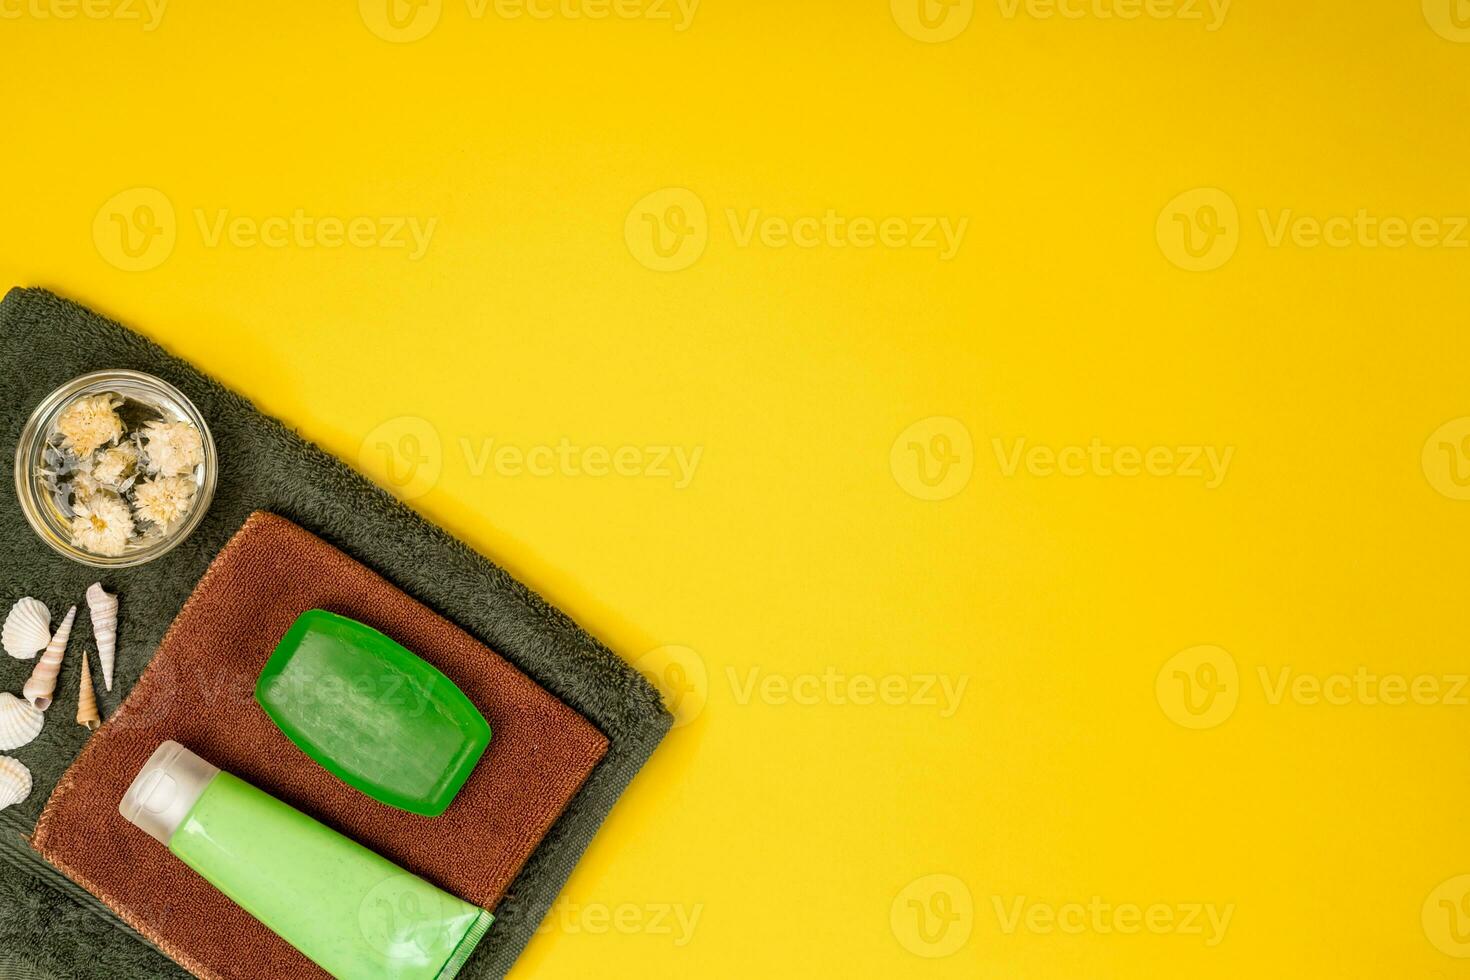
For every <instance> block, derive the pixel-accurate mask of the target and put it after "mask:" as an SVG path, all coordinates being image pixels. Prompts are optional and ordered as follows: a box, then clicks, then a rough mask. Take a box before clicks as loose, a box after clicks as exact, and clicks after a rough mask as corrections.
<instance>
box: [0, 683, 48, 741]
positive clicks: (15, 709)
mask: <svg viewBox="0 0 1470 980" xmlns="http://www.w3.org/2000/svg"><path fill="white" fill-rule="evenodd" d="M45 723H46V716H45V715H43V714H42V713H41V712H40V711H38V710H37V709H36V708H34V707H32V706H31V704H30V702H28V701H22V700H21V699H20V698H18V697H16V696H15V695H14V694H10V693H9V692H6V693H3V694H0V749H4V750H5V751H6V752H9V751H10V750H11V749H18V748H20V747H21V746H22V745H29V744H30V743H31V742H33V741H35V738H36V736H37V735H39V734H41V726H42V725H44V724H45Z"/></svg>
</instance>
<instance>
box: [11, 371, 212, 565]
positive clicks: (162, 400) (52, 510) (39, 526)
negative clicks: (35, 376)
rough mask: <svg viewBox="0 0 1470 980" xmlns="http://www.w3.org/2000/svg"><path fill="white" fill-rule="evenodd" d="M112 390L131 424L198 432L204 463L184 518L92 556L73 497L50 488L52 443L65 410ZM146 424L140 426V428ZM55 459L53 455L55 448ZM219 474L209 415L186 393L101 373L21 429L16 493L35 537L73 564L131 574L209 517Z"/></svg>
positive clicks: (59, 396)
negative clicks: (78, 533) (118, 549)
mask: <svg viewBox="0 0 1470 980" xmlns="http://www.w3.org/2000/svg"><path fill="white" fill-rule="evenodd" d="M104 392H112V393H115V394H117V395H120V396H121V397H122V398H123V399H124V405H123V407H122V409H120V414H124V415H127V416H129V417H131V418H137V419H150V418H155V417H156V418H161V419H163V420H166V421H171V422H174V421H180V422H188V423H189V424H191V425H193V426H194V428H195V429H197V430H198V431H199V438H200V441H201V443H202V444H203V450H204V452H203V462H202V463H200V464H199V465H198V466H196V467H194V473H193V477H194V481H195V485H196V487H197V489H196V490H195V492H194V502H193V505H192V506H191V508H190V510H189V512H188V513H187V514H185V515H184V516H183V517H182V518H180V519H178V520H177V521H176V522H175V523H174V524H173V526H172V527H169V528H168V529H167V530H165V531H162V532H158V533H155V534H153V535H151V536H149V537H147V538H146V539H145V540H143V541H141V542H139V541H132V542H129V543H128V545H127V549H126V550H125V551H124V552H123V553H122V554H121V555H117V556H115V557H113V556H107V555H99V554H94V553H93V552H90V551H87V550H86V549H84V548H82V547H80V546H79V545H76V544H73V543H72V534H71V515H70V514H69V513H68V511H69V510H70V509H71V505H72V504H73V503H74V502H75V499H74V497H73V496H66V497H63V496H61V495H59V494H57V493H55V492H54V491H53V490H52V488H51V487H50V486H48V484H47V480H46V478H45V476H44V474H43V471H44V470H45V469H46V468H47V453H48V443H50V442H51V441H52V440H53V438H54V437H55V434H56V420H57V417H58V416H60V415H61V413H62V411H63V410H64V409H65V408H66V407H67V406H68V405H70V404H71V403H72V401H74V400H75V399H77V398H79V397H81V396H83V395H99V394H102V393H104ZM139 424H141V423H139ZM51 452H52V453H54V452H55V450H54V449H53V450H51ZM218 469H219V461H218V457H217V456H216V454H215V448H214V438H213V437H212V436H211V435H210V434H209V426H208V425H207V424H206V423H205V421H204V416H202V415H200V414H199V410H198V409H197V408H195V407H194V403H193V402H191V401H189V399H188V398H186V397H184V394H183V392H181V391H179V390H178V389H177V388H175V387H174V386H173V385H171V384H169V383H168V382H166V381H163V380H161V379H159V378H155V377H153V376H152V375H151V374H143V373H142V372H140V371H124V370H116V371H96V372H93V373H92V374H84V375H82V376H81V377H80V378H73V379H72V380H70V381H68V382H67V383H66V384H64V385H62V386H61V387H60V388H57V389H56V390H55V391H53V392H52V393H51V394H49V395H47V396H46V397H45V398H44V399H42V400H41V404H39V405H37V406H36V410H35V411H34V412H32V413H31V417H30V420H29V421H27V422H26V424H25V428H24V429H22V430H21V434H20V443H19V444H18V445H17V446H16V448H15V494H16V496H17V497H18V498H19V499H20V508H21V510H22V511H23V512H24V513H25V515H26V520H27V521H29V522H30V525H31V527H32V528H33V529H35V532H36V533H37V534H38V535H40V536H41V540H42V541H45V542H46V543H47V544H48V545H50V546H51V547H52V548H53V549H55V550H56V551H59V552H61V553H62V554H63V555H66V557H68V558H70V559H72V560H73V561H79V562H81V563H82V564H84V565H92V566H94V567H97V568H127V567H130V566H133V565H141V564H143V563H144V562H148V561H152V560H153V559H155V558H157V557H159V556H160V555H163V554H166V553H168V552H169V551H171V550H173V548H174V547H175V546H177V545H178V544H179V542H181V541H183V540H184V539H185V538H187V537H188V536H189V535H190V534H192V533H193V531H194V529H195V528H197V527H198V526H199V522H200V521H201V520H202V519H203V518H204V514H205V512H206V511H208V510H209V505H210V502H211V501H212V500H213V499H214V483H215V477H216V473H217V470H218ZM183 475H185V476H188V475H189V474H188V473H185V474H183Z"/></svg>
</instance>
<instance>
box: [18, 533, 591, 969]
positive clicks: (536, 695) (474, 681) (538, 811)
mask: <svg viewBox="0 0 1470 980" xmlns="http://www.w3.org/2000/svg"><path fill="white" fill-rule="evenodd" d="M308 609H328V610H330V611H332V612H336V613H340V614H342V615H344V616H348V617H350V618H352V619H356V620H358V621H360V622H363V623H366V624H367V625H369V626H371V627H373V628H374V629H377V630H381V631H382V632H383V633H386V634H387V635H388V636H390V637H392V638H393V639H395V640H397V641H398V642H400V643H402V644H404V645H405V646H408V647H410V648H411V649H412V650H413V651H414V652H415V653H417V654H418V655H419V656H421V657H423V658H424V659H425V660H427V661H428V662H429V663H431V664H433V665H434V666H435V667H437V668H439V670H441V671H443V672H444V674H445V676H447V677H448V678H449V679H450V680H451V681H453V682H454V683H455V684H456V685H458V687H459V688H460V690H462V691H464V693H465V694H466V695H467V696H468V697H469V699H470V700H471V701H473V702H474V703H475V706H476V707H478V708H479V709H480V711H481V712H482V713H483V714H484V715H485V719H486V720H487V721H489V722H490V727H491V729H492V731H493V732H494V736H493V737H492V738H491V740H490V747H489V749H488V750H487V751H486V753H485V755H484V757H483V758H482V759H481V761H480V764H479V765H478V766H476V767H475V770H474V772H473V773H472V774H471V775H470V778H469V780H468V781H466V782H465V784H464V787H463V788H462V789H461V790H460V792H459V795H458V796H457V797H455V800H454V802H453V803H452V804H450V806H449V809H447V810H446V811H445V812H444V813H443V814H442V815H440V816H439V817H435V818H429V817H421V816H416V815H414V814H411V813H405V812H403V811H402V810H396V809H394V808H393V807H390V806H386V805H384V804H382V803H378V802H377V801H375V800H373V799H371V798H370V797H368V796H366V795H365V794H363V793H361V792H359V791H357V790H355V789H353V788H352V787H350V786H348V785H347V784H345V783H343V782H342V781H341V780H340V779H338V778H337V777H335V776H333V775H332V774H331V773H329V772H327V771H326V770H325V769H323V768H322V767H321V766H319V765H317V764H316V763H315V762H313V761H312V760H311V759H310V758H308V757H307V756H306V754H305V753H304V752H302V751H301V750H300V749H298V748H297V747H296V746H295V745H294V744H293V743H292V742H291V741H290V740H289V739H287V738H286V736H285V735H283V734H282V733H281V731H280V730H279V729H278V728H276V726H275V724H274V723H273V722H272V721H271V720H270V718H269V717H268V716H267V715H266V713H265V711H264V710H262V709H261V707H260V706H259V705H258V704H257V703H256V702H255V697H254V692H255V683H256V680H257V679H258V678H259V676H260V671H261V669H262V668H263V667H264V666H265V662H266V660H267V659H269V657H270V655H271V652H272V651H273V650H274V649H275V646H276V644H277V643H278V642H279V641H280V638H281V636H282V634H284V633H285V632H286V629H287V628H288V627H289V626H290V625H291V623H292V622H294V621H295V619H296V617H297V616H299V615H300V614H301V613H303V612H305V611H306V610H308ZM316 693H317V694H318V696H325V697H330V696H331V694H330V692H326V691H323V692H316ZM378 693H379V695H380V696H382V697H384V698H385V699H391V698H393V697H394V696H395V695H394V692H390V691H382V692H378ZM338 696H340V695H338ZM398 697H399V703H403V704H404V706H405V708H406V709H412V708H413V706H412V705H408V704H406V703H405V702H403V701H402V696H401V694H400V695H398ZM418 707H419V709H420V710H422V707H423V706H422V705H419V706H418ZM167 739H174V740H175V741H178V742H180V743H181V744H183V745H184V746H185V747H186V748H188V749H191V750H192V751H194V752H197V753H198V754H199V755H201V756H203V757H204V758H205V759H207V760H208V761H209V762H211V763H213V764H214V765H216V766H219V767H220V768H221V769H224V770H225V771H226V772H230V773H234V774H235V775H236V776H239V777H240V778H241V779H244V780H245V781H246V782H248V783H251V784H253V785H255V786H257V787H259V788H260V789H263V790H265V791H266V792H267V793H270V794H271V795H272V796H274V797H276V798H277V799H279V800H282V801H284V802H286V803H289V804H291V805H292V806H294V807H296V809H298V810H301V811H302V812H304V813H307V814H310V815H311V816H313V817H315V818H316V819H318V820H320V821H321V822H322V823H324V824H326V825H327V826H329V827H332V828H333V829H335V830H338V831H340V832H342V833H343V834H345V835H347V836H348V837H350V838H352V839H353V840H355V841H357V842H358V843H360V844H363V845H365V846H366V847H368V848H370V849H371V850H374V851H377V852H378V853H379V854H381V855H383V856H384V857H386V858H388V859H389V860H390V861H393V862H394V863H395V864H397V865H398V866H399V867H402V868H405V869H406V870H408V871H411V872H413V873H414V874H416V875H419V876H420V877H422V878H425V879H427V880H428V881H429V882H431V883H432V884H435V885H438V886H439V887H440V888H443V889H444V890H445V891H447V892H450V893H451V894H453V895H457V896H459V897H460V898H462V899H464V900H465V901H467V902H471V903H473V904H475V905H479V906H480V907H482V908H487V909H492V910H493V909H494V908H495V904H496V903H497V902H498V901H499V900H500V897H501V896H502V895H503V894H504V893H505V889H506V887H507V886H509V884H510V881H511V879H512V878H513V877H514V876H515V873H516V872H517V871H519V870H520V868H521V865H523V864H524V863H525V861H526V859H527V858H528V857H530V855H531V852H532V851H533V850H534V849H535V847H536V845H537V844H538V843H539V842H540V840H541V837H542V835H544V834H545V833H546V831H547V829H548V828H550V826H551V824H552V822H553V821H554V820H555V819H556V818H557V816H558V815H559V814H560V813H561V811H562V809H563V808H564V807H565V806H566V804H567V802H568V801H569V800H571V798H572V796H573V795H574V794H575V793H576V791H577V789H578V787H580V786H581V785H582V782H583V781H584V780H585V779H586V778H587V776H588V774H589V773H591V771H592V768H593V766H595V765H596V764H597V762H598V761H599V760H600V759H601V758H602V757H603V755H605V754H606V752H607V739H606V738H604V737H603V735H602V733H601V732H599V731H598V730H597V729H596V728H593V727H592V725H590V724H588V722H587V721H586V720H585V719H584V718H582V717H581V716H580V715H578V714H577V713H576V712H575V711H572V710H571V709H570V708H568V707H567V706H566V705H564V704H562V703H561V702H560V701H558V700H556V699H555V698H553V697H552V696H551V695H549V694H547V693H546V691H545V690H543V689H542V688H541V687H539V686H538V685H537V684H536V682H535V681H532V680H531V679H530V678H528V677H527V676H526V675H525V674H523V673H521V672H520V671H519V670H517V669H516V668H514V667H512V666H511V665H510V664H509V663H507V662H506V661H505V660H503V659H501V658H500V657H499V656H497V655H496V654H494V653H493V652H491V651H490V650H487V649H486V648H485V647H484V645H483V644H481V643H479V642H478V641H477V640H475V639H474V638H473V637H471V636H470V635H469V634H467V633H465V632H464V631H463V630H461V629H459V628H458V627H456V626H455V625H454V624H453V623H450V622H449V621H448V620H446V619H444V618H443V617H442V616H439V615H437V614H435V613H434V612H432V611H431V610H429V609H428V608H426V607H425V606H423V605H422V604H421V603H418V602H415V601H414V600H413V599H410V598H409V597H408V596H406V595H404V594H403V593H402V592H400V591H398V590H397V589H395V588H394V587H393V586H392V585H390V584H389V583H388V582H387V581H385V580H384V579H383V578H382V577H380V576H379V575H377V574H375V573H373V572H371V571H369V570H368V569H367V568H364V567H363V566H362V565H361V564H359V563H358V562H355V561H353V560H352V559H351V558H348V557H347V556H346V555H344V554H343V553H342V552H341V551H338V550H337V549H336V548H333V547H332V546H331V545H329V544H327V543H325V542H324V541H322V540H321V539H320V538H318V537H316V536H315V535H313V534H310V533H308V532H306V531H303V530H302V529H301V528H299V527H297V526H296V525H295V524H292V523H291V522H290V521H287V520H283V519H281V518H279V517H276V516H274V515H272V514H266V513H257V514H254V515H252V516H251V517H250V519H249V520H248V521H246V522H245V526H244V528H242V529H241V530H240V532H239V533H238V534H236V535H235V537H234V538H233V539H231V541H230V543H229V544H227V545H225V548H224V550H223V551H221V552H220V555H219V557H218V558H216V559H215V560H214V563H213V564H211V565H210V566H209V570H208V571H207V572H205V574H204V578H203V579H202V580H201V581H200V583H199V586H198V587H197V588H196V589H195V590H194V594H193V595H191V596H190V597H189V601H188V602H186V603H185V604H184V610H183V612H181V613H180V614H179V617H178V618H177V619H175V620H174V622H173V625H172V626H170V627H169V630H168V634H167V635H166V636H165V637H164V639H163V644H162V645H161V646H159V648H158V652H157V653H156V654H155V655H154V657H153V661H152V662H151V663H150V664H149V665H148V669H147V670H145V671H144V673H143V677H142V679H141V680H139V681H138V684H137V686H136V687H134V688H133V692H132V693H131V694H129V695H128V697H127V700H126V701H124V702H123V705H122V707H121V708H120V709H119V710H118V712H117V714H115V715H114V716H112V718H111V719H110V720H109V722H108V724H107V725H106V726H105V727H104V728H102V729H101V730H100V731H98V732H97V734H96V735H94V736H92V739H91V741H89V742H88V743H87V747H86V748H85V749H83V750H82V754H81V755H80V756H79V757H78V759H77V761H76V762H75V763H74V764H73V765H72V767H71V768H70V769H68V770H67V771H66V774H65V775H63V776H62V777H61V783H60V784H59V785H58V786H57V787H56V792H55V793H53V794H52V796H51V801H50V802H49V803H48V804H47V805H46V809H45V811H44V812H42V814H41V819H40V822H39V823H38V824H37V825H36V832H35V834H34V835H33V836H32V838H31V843H32V844H33V845H34V847H35V848H36V850H38V851H40V852H41V854H42V855H43V856H44V857H45V858H46V860H48V861H50V862H51V863H52V864H54V865H56V866H57V867H58V868H60V869H61V870H62V871H64V872H66V874H67V876H68V877H70V878H71V879H72V880H73V881H75V882H77V884H79V885H81V886H83V887H84V888H86V889H87V890H88V891H90V892H92V893H93V894H94V895H96V896H97V897H98V898H100V899H102V901H103V902H104V903H105V904H106V905H107V906H108V907H109V908H111V909H112V910H113V911H114V912H116V913H117V914H118V916H119V917H120V918H121V919H122V920H123V921H124V922H127V923H128V924H129V925H131V926H133V928H135V929H137V930H138V931H139V932H141V933H142V934H143V935H145V936H147V937H148V939H149V940H150V941H152V942H153V943H154V945H156V946H158V947H159V948H160V949H162V950H164V951H166V952H167V953H168V954H169V956H171V957H172V958H173V959H174V960H175V961H177V962H179V963H181V964H183V965H184V966H185V967H187V968H188V969H189V970H191V971H192V972H193V973H195V974H196V975H198V976H200V977H208V978H211V980H215V978H218V980H256V978H260V980H277V978H279V980H293V978H297V977H326V976H327V974H326V973H325V972H323V971H322V970H320V969H318V968H317V967H315V966H314V965H313V964H312V963H311V962H310V961H309V960H307V959H306V958H305V957H304V956H302V955H301V954H300V953H298V952H297V951H296V950H294V949H292V948H291V947H290V946H289V945H288V944H287V943H285V942H284V941H283V940H281V939H280V938H278V937H277V936H276V935H275V934H273V933H272V932H271V931H270V930H269V929H267V928H265V927H264V926H263V925H261V924H260V923H259V922H257V921H256V920H255V919H254V918H252V917H251V916H250V915H249V914H248V913H247V912H245V911H244V910H243V909H241V908H240V907H239V906H237V905H235V904H234V903H233V902H231V901H230V900H229V899H228V898H226V897H225V896H224V895H223V894H221V893H220V892H219V891H218V890H216V889H215V888H214V887H213V886H211V885H210V884H209V883H208V882H206V881H205V880H204V879H203V878H201V877H200V876H199V875H197V874H195V873H194V872H193V871H191V870H189V868H187V867H186V866H185V865H184V864H183V862H181V861H179V860H178V859H177V858H175V857H173V855H171V854H169V853H168V851H167V850H166V849H165V848H164V847H162V846H161V845H160V844H159V843H158V842H157V841H155V840H153V838H151V837H149V836H148V835H147V834H145V833H143V832H142V831H141V830H139V829H138V828H136V827H134V826H133V825H132V824H130V823H129V822H128V821H126V820H124V819H123V818H122V816H121V815H120V814H119V813H118V811H117V804H118V803H119V802H120V801H121V800H122V798H123V794H124V793H126V792H127V789H128V786H129V785H131V783H132V781H133V777H134V776H136V775H137V774H138V771H139V769H141V768H142V766H143V764H144V763H145V762H146V761H147V760H148V757H149V756H150V755H152V754H153V750H154V749H156V748H158V746H159V744H160V743H161V742H163V741H165V740H167ZM202 922H207V923H209V928H207V929H201V928H199V923H202Z"/></svg>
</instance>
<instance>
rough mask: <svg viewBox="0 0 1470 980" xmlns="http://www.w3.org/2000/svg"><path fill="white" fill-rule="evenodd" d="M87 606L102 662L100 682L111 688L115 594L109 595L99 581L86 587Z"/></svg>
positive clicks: (115, 609) (115, 616) (115, 635)
mask: <svg viewBox="0 0 1470 980" xmlns="http://www.w3.org/2000/svg"><path fill="white" fill-rule="evenodd" d="M87 608H88V609H90V610H91V611H92V635H93V636H94V637H95V638H96V640H97V659H98V660H100V661H101V662H102V683H103V685H104V686H105V687H106V688H107V689H108V690H109V691H110V690H112V664H113V661H114V660H115V659H116V657H117V596H115V595H109V594H108V593H107V591H106V590H104V589H103V588H102V583H101V582H94V583H92V585H91V586H90V587H89V588H88V589H87Z"/></svg>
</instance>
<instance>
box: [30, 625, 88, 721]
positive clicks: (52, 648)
mask: <svg viewBox="0 0 1470 980" xmlns="http://www.w3.org/2000/svg"><path fill="white" fill-rule="evenodd" d="M76 618H77V607H76V606H72V607H71V609H70V610H69V611H68V612H67V614H66V618H65V619H63V620H62V621H61V625H60V626H58V627H56V635H55V636H53V637H51V642H50V643H48V644H46V652H45V653H43V654H41V659H40V660H38V661H36V669H35V670H33V671H31V679H30V680H28V681H26V686H25V688H24V689H23V691H22V693H23V694H25V696H26V700H27V701H29V702H30V703H31V704H33V705H35V706H36V707H38V708H40V709H41V710H42V711H45V710H46V709H47V708H49V707H51V701H52V697H51V696H52V695H53V694H55V693H56V675H57V674H59V673H61V657H62V655H63V654H65V653H66V641H67V640H68V639H69V638H70V637H71V624H72V621H73V620H75V619H76Z"/></svg>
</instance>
